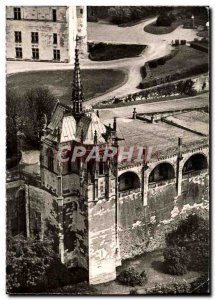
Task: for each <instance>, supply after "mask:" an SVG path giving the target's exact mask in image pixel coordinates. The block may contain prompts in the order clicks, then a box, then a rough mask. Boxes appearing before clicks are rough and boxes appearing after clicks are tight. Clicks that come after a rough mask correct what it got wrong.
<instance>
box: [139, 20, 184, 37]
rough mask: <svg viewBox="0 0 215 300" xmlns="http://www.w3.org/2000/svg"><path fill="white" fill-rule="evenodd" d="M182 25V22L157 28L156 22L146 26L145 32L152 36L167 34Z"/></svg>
mask: <svg viewBox="0 0 215 300" xmlns="http://www.w3.org/2000/svg"><path fill="white" fill-rule="evenodd" d="M182 24H183V23H182V21H175V22H173V23H172V24H171V25H170V26H157V25H156V22H154V23H151V24H148V25H147V26H145V27H144V31H145V32H148V33H152V34H167V33H170V32H172V31H174V30H175V29H176V28H177V27H178V26H180V25H182Z"/></svg>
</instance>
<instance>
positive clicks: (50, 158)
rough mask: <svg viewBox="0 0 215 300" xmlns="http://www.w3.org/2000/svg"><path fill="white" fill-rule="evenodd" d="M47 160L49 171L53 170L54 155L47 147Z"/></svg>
mask: <svg viewBox="0 0 215 300" xmlns="http://www.w3.org/2000/svg"><path fill="white" fill-rule="evenodd" d="M47 160H48V169H49V171H51V172H53V171H54V155H53V151H52V149H50V148H48V150H47Z"/></svg>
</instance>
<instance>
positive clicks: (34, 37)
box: [31, 32, 39, 44]
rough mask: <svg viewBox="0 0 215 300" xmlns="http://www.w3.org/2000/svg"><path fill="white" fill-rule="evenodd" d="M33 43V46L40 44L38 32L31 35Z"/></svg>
mask: <svg viewBox="0 0 215 300" xmlns="http://www.w3.org/2000/svg"><path fill="white" fill-rule="evenodd" d="M31 43H32V44H38V43H39V34H38V32H32V33H31Z"/></svg>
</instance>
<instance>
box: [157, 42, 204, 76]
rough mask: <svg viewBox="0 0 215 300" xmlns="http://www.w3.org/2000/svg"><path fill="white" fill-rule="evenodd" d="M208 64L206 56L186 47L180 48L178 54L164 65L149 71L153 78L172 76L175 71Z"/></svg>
mask: <svg viewBox="0 0 215 300" xmlns="http://www.w3.org/2000/svg"><path fill="white" fill-rule="evenodd" d="M205 63H208V54H207V53H204V52H202V51H199V50H196V49H193V48H191V47H188V46H180V48H179V52H178V53H177V54H176V55H175V56H174V57H173V58H172V59H170V60H168V61H167V62H166V63H165V65H160V66H157V67H156V68H152V69H151V75H152V76H153V77H158V76H159V77H160V75H161V74H162V76H166V75H171V74H174V73H175V71H184V70H189V69H191V68H192V67H195V66H200V65H202V64H205Z"/></svg>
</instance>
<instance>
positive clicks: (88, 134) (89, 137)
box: [76, 112, 106, 145]
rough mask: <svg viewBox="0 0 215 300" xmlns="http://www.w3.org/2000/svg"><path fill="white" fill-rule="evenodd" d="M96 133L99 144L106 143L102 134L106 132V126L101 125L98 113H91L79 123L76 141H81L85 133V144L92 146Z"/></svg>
mask: <svg viewBox="0 0 215 300" xmlns="http://www.w3.org/2000/svg"><path fill="white" fill-rule="evenodd" d="M95 131H96V132H97V139H98V143H104V142H105V140H104V138H103V137H102V134H103V133H105V132H106V129H105V126H104V125H103V124H102V123H101V121H100V119H99V118H98V116H97V115H96V113H95V112H91V113H90V114H88V115H84V116H83V117H82V118H81V119H80V121H79V122H78V126H77V131H76V140H77V141H80V140H81V134H82V132H83V138H84V141H83V142H84V143H85V144H88V145H92V144H93V143H94V134H95Z"/></svg>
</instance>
